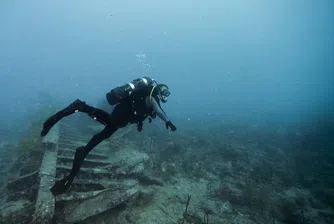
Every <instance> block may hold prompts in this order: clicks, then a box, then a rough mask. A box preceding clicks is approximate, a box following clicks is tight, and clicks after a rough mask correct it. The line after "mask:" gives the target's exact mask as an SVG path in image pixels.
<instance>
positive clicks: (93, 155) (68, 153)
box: [58, 147, 109, 160]
mask: <svg viewBox="0 0 334 224" xmlns="http://www.w3.org/2000/svg"><path fill="white" fill-rule="evenodd" d="M75 149H76V148H75ZM75 149H74V148H73V149H69V148H62V147H59V148H58V155H59V156H64V157H69V158H70V157H71V158H74V154H75ZM96 151H97V150H95V149H93V150H92V151H91V152H90V153H89V154H88V155H87V157H86V158H87V159H101V160H104V159H108V158H109V157H108V156H107V155H106V154H103V153H98V152H96Z"/></svg>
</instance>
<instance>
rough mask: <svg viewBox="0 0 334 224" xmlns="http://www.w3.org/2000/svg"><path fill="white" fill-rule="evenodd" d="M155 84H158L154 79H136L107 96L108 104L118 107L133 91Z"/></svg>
mask: <svg viewBox="0 0 334 224" xmlns="http://www.w3.org/2000/svg"><path fill="white" fill-rule="evenodd" d="M154 82H156V81H155V80H154V79H151V78H149V77H143V78H138V79H135V80H133V81H132V82H129V83H127V84H125V85H123V86H119V87H116V88H114V89H112V90H111V91H110V92H109V93H107V94H106V97H107V100H108V103H109V104H110V105H116V104H118V103H119V102H120V101H122V100H123V99H125V98H126V97H128V96H130V95H131V93H132V91H134V90H136V89H141V88H143V87H147V86H151V85H153V83H154Z"/></svg>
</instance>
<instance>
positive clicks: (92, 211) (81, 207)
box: [64, 188, 137, 223]
mask: <svg viewBox="0 0 334 224" xmlns="http://www.w3.org/2000/svg"><path fill="white" fill-rule="evenodd" d="M136 193H137V190H136V189H134V188H132V189H129V190H119V191H112V189H108V190H102V191H100V192H95V193H94V194H93V195H91V197H85V199H83V200H81V199H80V198H77V199H76V200H73V201H69V202H66V203H65V204H64V216H65V220H66V221H67V222H69V223H73V222H79V221H83V220H85V219H87V218H88V217H91V216H94V215H97V214H99V213H101V212H104V211H106V210H109V209H112V208H115V207H116V206H118V205H120V204H122V203H123V202H125V201H127V200H129V199H130V198H131V197H133V196H134V195H136Z"/></svg>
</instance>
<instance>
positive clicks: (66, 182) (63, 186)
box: [50, 125, 117, 195]
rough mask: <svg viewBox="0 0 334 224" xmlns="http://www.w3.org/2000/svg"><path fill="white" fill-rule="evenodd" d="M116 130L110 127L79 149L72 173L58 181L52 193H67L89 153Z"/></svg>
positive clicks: (114, 127) (75, 156) (112, 126)
mask: <svg viewBox="0 0 334 224" xmlns="http://www.w3.org/2000/svg"><path fill="white" fill-rule="evenodd" d="M116 130H117V127H116V126H114V125H108V126H106V127H105V128H104V129H103V130H102V131H101V132H99V133H98V134H96V135H94V136H93V137H92V138H91V139H90V141H89V142H88V144H87V145H86V146H82V147H79V148H77V150H76V152H75V155H74V160H73V164H72V170H71V173H70V174H69V175H68V176H66V177H65V178H63V179H62V180H60V181H57V182H56V183H55V185H54V186H53V187H52V188H51V189H50V190H51V192H52V193H53V194H54V195H57V194H62V193H65V192H66V191H67V190H68V188H69V187H70V185H71V183H72V182H73V180H74V178H75V177H76V175H77V174H78V173H79V170H80V167H81V165H82V163H83V161H84V160H85V158H86V156H87V155H88V153H89V152H90V151H91V150H92V149H93V148H94V147H95V146H97V145H98V144H100V143H101V142H102V141H103V140H105V139H107V138H109V137H110V136H111V135H112V134H113V133H114V132H115V131H116Z"/></svg>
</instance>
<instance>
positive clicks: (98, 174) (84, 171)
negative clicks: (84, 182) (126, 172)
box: [56, 165, 112, 181]
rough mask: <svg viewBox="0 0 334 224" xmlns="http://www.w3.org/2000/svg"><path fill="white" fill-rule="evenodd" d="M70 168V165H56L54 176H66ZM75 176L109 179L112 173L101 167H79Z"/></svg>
mask: <svg viewBox="0 0 334 224" xmlns="http://www.w3.org/2000/svg"><path fill="white" fill-rule="evenodd" d="M71 169H72V167H71V166H62V165H57V174H56V177H57V178H63V177H64V176H67V175H68V174H69V173H70V171H71ZM77 178H79V179H91V180H96V181H98V180H99V179H101V178H106V179H111V178H112V173H111V172H108V171H106V170H104V169H101V168H95V169H92V168H81V169H80V172H79V174H78V175H77Z"/></svg>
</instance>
